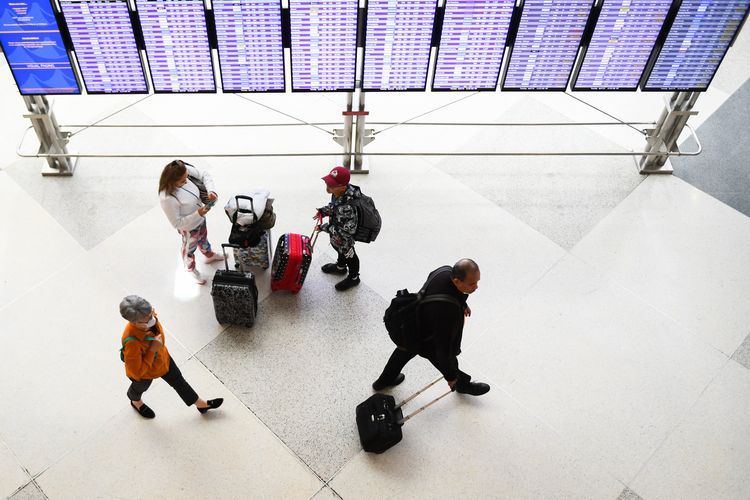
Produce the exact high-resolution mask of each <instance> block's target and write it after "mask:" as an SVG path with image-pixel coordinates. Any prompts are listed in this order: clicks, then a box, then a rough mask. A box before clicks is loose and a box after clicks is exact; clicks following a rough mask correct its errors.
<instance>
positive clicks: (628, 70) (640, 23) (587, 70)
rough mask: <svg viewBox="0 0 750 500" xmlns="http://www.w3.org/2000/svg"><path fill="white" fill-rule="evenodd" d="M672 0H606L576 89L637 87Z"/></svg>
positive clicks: (574, 88) (575, 84)
mask: <svg viewBox="0 0 750 500" xmlns="http://www.w3.org/2000/svg"><path fill="white" fill-rule="evenodd" d="M671 6H672V0H604V2H603V4H602V8H601V11H600V13H599V19H598V20H597V22H596V28H594V33H593V35H592V37H591V41H590V42H589V44H588V48H587V49H586V52H585V55H584V56H583V62H582V63H581V65H580V68H578V71H577V73H576V75H575V76H574V82H573V85H572V87H573V90H636V89H637V88H638V82H639V81H640V79H641V76H642V75H643V70H644V68H645V67H646V63H647V62H648V59H649V56H650V55H651V51H652V50H653V48H654V43H656V39H657V37H658V36H659V32H660V31H661V28H662V26H663V25H664V20H665V19H666V18H667V14H668V13H669V8H670V7H671Z"/></svg>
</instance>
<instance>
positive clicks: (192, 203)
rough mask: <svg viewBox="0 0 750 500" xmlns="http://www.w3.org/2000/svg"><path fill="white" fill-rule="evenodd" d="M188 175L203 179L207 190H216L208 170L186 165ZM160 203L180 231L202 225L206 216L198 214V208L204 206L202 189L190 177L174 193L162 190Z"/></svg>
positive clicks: (170, 221) (173, 224) (190, 229)
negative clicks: (201, 198) (204, 170)
mask: <svg viewBox="0 0 750 500" xmlns="http://www.w3.org/2000/svg"><path fill="white" fill-rule="evenodd" d="M185 168H187V171H188V176H190V177H197V178H198V179H200V180H202V181H203V184H204V185H205V186H206V190H207V191H208V192H209V193H210V192H211V191H214V192H216V189H215V187H214V180H213V179H212V178H211V176H210V175H209V174H208V172H201V171H200V170H198V169H197V168H195V167H192V166H190V165H185ZM159 203H160V204H161V209H162V210H164V214H165V215H166V216H167V219H169V223H170V224H172V226H174V228H175V229H177V230H178V231H192V230H193V229H196V228H197V227H198V226H200V225H201V224H202V223H203V221H204V218H203V217H202V216H201V215H200V214H198V209H199V208H201V207H202V206H203V203H202V202H201V200H200V191H198V186H196V185H195V184H193V183H192V181H191V180H190V179H188V181H187V183H186V184H185V185H184V186H182V187H178V188H177V189H175V192H174V193H172V194H169V193H167V192H166V191H162V192H160V193H159Z"/></svg>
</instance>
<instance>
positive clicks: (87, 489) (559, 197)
mask: <svg viewBox="0 0 750 500" xmlns="http://www.w3.org/2000/svg"><path fill="white" fill-rule="evenodd" d="M745 31H746V32H747V30H745ZM748 38H749V36H748V35H747V33H743V35H742V36H741V37H740V39H739V40H738V42H737V47H735V49H733V51H734V52H730V54H729V55H728V57H727V59H726V61H725V62H724V64H723V66H722V69H721V71H720V73H719V75H718V76H717V79H716V84H715V86H714V87H712V89H711V90H710V91H709V92H707V93H706V95H704V96H701V98H700V99H699V101H698V103H699V106H698V107H699V109H700V114H699V115H698V117H695V119H692V118H691V123H695V125H699V124H702V123H707V124H708V125H710V126H712V127H716V124H715V123H712V122H710V121H709V120H710V119H711V116H712V115H713V113H714V111H716V110H717V109H720V107H721V106H722V104H723V103H725V102H729V101H728V99H730V98H731V97H733V96H741V95H744V94H741V93H737V89H740V88H741V87H742V85H743V84H744V83H745V82H746V81H747V78H748V76H750V68H748V67H747V65H746V64H745V63H746V56H747V47H748ZM743 51H744V52H743ZM3 64H4V63H3ZM576 96H577V97H579V98H582V99H585V100H586V101H587V102H590V103H593V104H595V105H596V106H598V107H600V108H603V109H604V110H606V111H607V112H609V113H612V114H615V115H617V116H618V117H620V118H622V119H624V120H633V121H635V120H646V121H649V120H653V119H655V118H656V117H657V116H658V114H659V112H660V106H661V99H662V98H663V96H662V95H660V94H641V93H635V94H612V93H607V94H586V93H581V94H576ZM140 98H141V97H137V98H133V97H102V96H96V97H94V96H92V97H67V98H58V99H56V104H55V110H56V113H57V116H58V119H59V120H60V122H62V123H90V122H92V121H94V120H97V119H100V118H103V117H106V116H107V115H110V114H111V113H113V112H115V111H117V110H118V109H121V108H122V107H123V106H126V105H127V104H129V103H135V102H136V101H138V99H140ZM458 99H462V100H460V102H456V103H454V104H450V103H451V102H453V101H457V100H458ZM732 102H734V101H732ZM742 102H745V101H742ZM20 103H21V98H20V97H19V96H18V95H17V91H16V90H15V88H14V87H13V84H12V80H11V78H10V75H9V73H8V70H7V67H5V66H4V65H0V106H2V110H3V118H2V120H0V137H2V138H3V140H2V141H0V196H1V197H2V199H3V200H4V204H3V209H2V216H0V234H2V235H3V244H2V245H0V284H1V287H0V339H2V341H3V348H2V349H0V398H1V399H2V401H3V402H4V404H3V405H0V496H6V497H12V498H14V499H22V498H32V499H40V498H52V499H57V498H71V499H79V498H149V499H151V498H164V499H175V498H201V499H203V498H283V499H287V498H294V499H297V498H299V499H310V498H315V499H318V500H328V499H336V498H345V499H349V498H352V499H359V498H361V499H368V500H369V499H373V498H375V499H380V498H403V499H415V498H441V499H442V498H471V499H474V498H477V499H484V498H502V499H512V500H515V499H525V498H529V499H553V498H554V499H557V498H576V499H579V498H591V499H610V500H615V499H618V498H619V499H622V500H636V499H642V500H656V499H665V500H669V499H675V498H679V499H692V498H695V499H707V498H710V499H712V500H713V499H747V498H750V479H748V477H747V476H748V475H747V471H748V470H750V444H748V443H750V420H749V419H748V418H747V414H748V412H749V411H750V354H749V353H750V326H748V325H750V257H748V255H749V254H748V252H747V248H750V219H749V218H748V217H747V216H746V215H743V214H741V213H739V212H737V211H736V210H734V209H732V208H730V207H728V206H727V205H725V204H723V203H722V202H720V201H718V200H717V199H715V198H713V197H711V196H710V195H709V194H706V193H704V192H703V191H701V190H699V189H698V188H696V187H695V186H693V185H691V184H690V183H689V182H686V181H685V180H682V179H680V178H678V176H652V177H643V176H641V175H639V174H638V173H637V172H636V168H635V164H634V162H633V160H632V159H631V158H629V157H589V158H581V157H562V158H561V157H539V158H528V157H495V158H487V157H485V158H482V157H471V158H468V157H438V156H402V157H385V156H383V157H371V158H370V159H369V160H368V164H369V167H370V169H371V173H370V174H369V175H368V176H360V177H355V178H354V182H355V183H358V184H359V185H361V186H362V189H363V190H364V191H365V192H366V193H368V194H371V195H372V196H373V197H374V198H375V200H376V202H377V203H378V207H379V208H380V211H381V214H382V215H383V220H384V226H383V232H382V233H381V236H380V237H379V239H378V241H377V242H376V243H374V244H372V245H360V246H359V247H358V252H359V254H360V256H361V260H362V285H361V286H360V287H358V288H356V289H354V290H352V291H350V292H347V293H345V294H339V293H337V292H336V291H335V290H334V289H333V283H334V281H335V280H334V279H333V278H332V277H330V276H327V275H324V274H322V273H321V272H320V271H319V266H320V265H321V264H323V263H325V262H327V261H329V260H330V259H331V258H332V250H331V248H330V247H329V245H328V241H327V239H326V238H325V237H322V238H321V239H320V241H319V242H318V246H317V247H316V250H315V258H314V262H313V269H312V270H311V272H310V274H309V277H308V279H307V283H306V285H305V287H304V289H303V290H302V291H301V292H300V293H299V294H298V295H289V294H285V293H274V294H271V293H270V289H269V282H268V274H269V273H268V271H261V272H258V274H257V279H258V286H259V290H260V301H261V303H260V312H259V317H258V321H257V323H256V325H255V326H254V327H253V328H252V329H245V328H238V327H230V328H225V327H223V326H222V325H219V324H217V323H216V321H215V319H214V317H213V310H212V302H211V296H210V294H209V287H200V286H198V285H196V284H194V283H192V282H191V281H190V280H188V279H187V277H186V275H185V273H184V272H183V271H182V270H181V263H180V261H179V258H178V255H177V249H178V244H179V241H178V236H177V234H176V233H175V231H174V230H173V229H171V227H170V226H169V225H168V223H167V222H166V220H165V218H164V216H163V213H162V212H161V210H160V208H159V206H158V200H157V197H156V178H157V177H158V174H159V172H160V169H161V168H162V165H163V163H164V161H163V160H162V159H111V158H110V159H100V160H94V159H84V160H81V162H80V165H79V167H78V170H77V172H76V174H75V176H74V177H73V178H67V179H65V178H42V177H41V176H40V175H39V170H40V166H41V164H40V162H39V161H37V160H31V159H19V158H17V157H16V156H15V155H14V154H13V151H14V150H15V145H16V144H17V141H18V139H19V138H20V136H21V133H22V131H23V129H24V128H26V127H27V126H28V125H27V124H26V122H25V121H24V120H23V119H20V118H18V117H19V116H20V114H21V113H23V106H22V104H20ZM343 104H344V97H343V96H342V95H337V94H293V95H292V94H284V95H268V96H265V95H264V96H237V95H215V96H211V95H199V96H168V95H158V96H151V97H148V98H147V99H146V100H144V101H143V102H141V103H138V104H135V105H134V106H132V107H130V108H128V109H126V110H124V111H122V112H121V113H118V114H116V115H115V116H113V117H112V118H110V119H108V120H106V121H105V123H226V122H232V123H259V122H263V123H273V122H276V123H278V122H289V121H290V118H288V117H286V116H283V115H282V114H280V113H277V112H275V111H273V110H272V109H269V108H268V107H264V106H269V107H271V108H274V109H277V110H280V111H283V112H284V113H287V114H291V115H293V116H296V117H299V118H300V119H302V120H304V121H331V122H336V123H338V122H339V120H340V111H341V109H342V107H343ZM441 106H445V107H441ZM368 108H369V109H370V110H371V112H372V114H371V115H370V118H371V119H372V121H403V120H406V119H409V118H412V117H414V116H417V115H419V114H422V113H425V112H428V111H430V110H435V111H433V112H430V113H428V114H426V115H425V116H424V117H422V118H420V120H422V121H437V120H450V121H459V120H465V121H492V120H495V121H527V122H533V121H557V122H566V121H571V120H572V121H582V120H586V121H606V120H607V118H606V117H605V116H604V115H602V114H601V113H600V112H598V111H596V110H594V109H593V108H590V107H588V106H586V105H584V104H582V103H581V102H579V101H577V100H575V99H573V98H571V97H570V96H568V95H565V94H560V93H550V94H533V95H532V94H524V93H510V94H504V93H499V94H498V93H480V94H475V95H471V94H468V93H466V94H449V93H442V94H440V93H438V94H431V93H426V94H385V93H380V94H373V95H372V96H369V97H368ZM720 115H721V113H717V116H720ZM744 123H745V124H746V123H747V120H745V122H744ZM708 125H707V126H708ZM742 126H743V124H742V121H741V120H740V121H738V122H737V125H736V127H742ZM745 127H747V125H745ZM323 128H324V129H325V130H322V131H321V130H319V129H316V128H313V127H309V126H305V127H294V128H284V129H282V128H267V129H247V128H208V129H206V128H204V129H199V130H187V129H169V130H164V129H158V130H154V129H143V130H129V131H128V134H129V135H123V134H124V132H123V131H122V130H115V129H100V130H94V129H89V130H85V131H82V132H80V134H79V135H77V136H76V139H75V141H76V145H77V148H78V149H79V150H82V151H83V150H85V151H89V152H93V151H99V152H118V151H119V152H124V151H133V150H136V151H142V152H143V151H145V152H154V153H165V152H166V153H169V152H175V151H185V152H188V151H192V152H201V151H205V150H207V149H209V150H212V151H224V152H253V151H256V152H257V151H262V152H269V153H272V152H289V151H297V152H313V151H322V152H335V151H337V150H338V148H337V146H336V144H335V143H334V142H333V141H332V140H331V136H330V134H329V133H327V132H329V131H330V129H332V128H333V126H326V127H323ZM375 128H376V129H378V130H383V129H384V128H385V126H376V127H375ZM744 132H745V134H744V135H747V130H745V131H744ZM738 133H739V131H738ZM639 141H641V138H640V136H639V134H638V132H635V131H633V130H632V129H627V127H626V128H624V129H622V128H620V129H615V128H614V127H594V126H592V127H582V128H578V129H574V128H561V129H560V130H557V131H550V130H546V131H537V132H536V133H533V132H530V131H529V129H528V128H521V127H515V128H512V127H511V128H507V129H505V128H489V127H487V128H471V127H465V128H460V129H450V128H447V127H434V128H419V127H406V126H404V127H396V128H393V129H390V130H388V131H385V132H383V133H382V134H379V135H378V136H377V139H376V141H375V142H374V143H373V144H372V145H370V146H368V151H402V152H409V151H412V152H413V151H430V150H432V151H437V150H440V151H477V150H480V149H484V150H508V149H517V150H533V149H537V150H544V149H547V150H563V149H570V150H584V149H586V148H591V149H598V150H602V149H608V150H613V151H618V150H619V151H624V150H629V149H630V150H637V149H638V148H640V147H642V144H640V142H639ZM32 149H33V148H32ZM718 158H719V159H720V160H721V158H722V157H721V156H718ZM699 159H700V157H699V158H698V159H696V160H695V161H698V160H699ZM337 161H338V159H337V158H336V156H335V155H334V156H331V157H310V158H300V157H287V158H283V157H277V158H215V157H214V158H208V159H196V160H195V161H194V163H196V164H198V165H201V166H202V167H205V168H207V169H209V170H210V171H211V173H212V175H213V176H214V178H215V180H216V184H217V189H218V190H219V193H220V196H221V197H222V198H225V197H226V198H228V197H229V196H230V195H231V194H232V193H235V192H240V191H242V190H243V189H244V188H245V187H250V186H266V187H268V188H270V189H271V191H272V193H273V195H274V197H275V198H276V203H275V206H276V210H277V212H278V220H277V226H276V228H274V234H275V236H278V235H280V234H281V233H283V232H286V231H293V232H303V233H305V232H309V231H310V230H311V229H312V226H313V221H312V220H311V217H312V215H313V212H314V209H315V208H316V207H318V206H320V205H322V204H324V203H325V201H326V195H325V192H324V188H323V183H322V182H321V180H320V177H321V176H322V175H323V174H324V173H325V172H326V171H327V170H328V168H330V166H332V165H333V164H335V163H337ZM682 161H683V162H690V161H693V160H692V159H689V158H687V159H684V160H682ZM724 161H727V162H735V163H736V162H737V161H738V160H736V159H734V158H726V159H724ZM728 166H729V167H733V168H729V169H726V170H725V171H727V172H731V171H734V172H741V171H742V170H741V168H745V167H744V165H739V164H735V165H728ZM721 179H722V180H724V181H725V182H730V183H731V180H728V181H727V180H726V179H725V178H723V177H722V178H721ZM688 180H689V179H688ZM741 194H742V193H740V196H741ZM745 195H747V193H745ZM208 220H209V236H210V239H211V241H212V242H213V244H214V245H215V246H217V245H218V244H219V243H221V241H222V240H223V239H224V238H225V237H226V235H227V234H228V231H229V222H228V220H227V219H226V217H225V216H224V215H223V213H222V211H221V210H220V208H218V209H216V210H213V211H212V212H211V213H210V214H209V216H208ZM464 256H468V257H472V258H474V259H475V260H477V262H478V263H479V265H480V267H481V269H482V281H481V283H480V288H479V290H478V291H477V292H476V293H475V294H474V295H472V297H471V300H470V304H471V306H472V310H473V314H472V316H471V318H470V319H469V321H468V323H467V327H466V331H465V335H464V343H463V354H462V355H461V358H460V360H461V366H462V368H463V369H464V370H465V371H467V372H469V373H471V374H472V375H473V376H474V377H475V378H476V379H479V380H483V381H486V382H488V383H490V384H491V385H492V391H491V392H490V393H489V394H487V395H486V396H483V397H481V398H472V397H470V396H462V395H457V394H452V395H450V396H449V397H447V398H445V399H444V400H442V401H440V402H439V403H437V404H436V405H435V406H433V407H431V408H429V409H428V410H427V411H425V412H424V413H422V414H420V415H418V416H417V417H415V418H414V419H413V420H411V421H409V422H408V423H407V424H406V426H405V427H404V439H403V441H402V442H401V443H399V444H398V445H397V446H396V447H395V448H394V449H392V450H389V451H388V452H387V453H385V454H383V455H377V456H376V455H370V454H366V453H364V452H363V451H362V450H361V447H360V445H359V442H358V439H357V435H356V429H355V426H354V407H355V406H356V404H357V403H358V402H360V401H362V400H364V399H365V398H366V397H367V396H368V395H369V394H371V389H370V387H369V384H370V383H371V382H372V380H374V378H375V377H377V375H378V374H379V371H380V369H381V368H382V365H383V364H384V363H385V361H386V359H387V358H388V356H389V354H390V351H391V350H392V344H391V343H390V341H389V340H388V338H387V336H386V334H385V331H384V329H383V326H382V322H381V319H382V312H383V310H384V308H385V306H386V304H387V303H388V301H389V300H390V298H391V297H392V295H393V293H394V292H395V290H397V289H399V288H403V287H408V288H409V289H412V290H414V289H417V288H418V287H419V286H420V285H421V283H422V282H423V280H424V278H425V276H426V275H427V273H428V272H429V271H430V270H431V269H433V268H435V267H437V266H439V265H442V264H446V263H452V262H454V261H455V260H457V259H458V258H460V257H464ZM198 266H199V268H200V269H201V270H202V272H205V273H206V274H208V275H211V274H212V273H213V270H214V269H217V268H218V267H219V265H217V264H212V265H206V264H205V263H204V262H203V261H202V259H201V257H198ZM130 293H138V294H141V295H143V296H145V297H146V298H148V299H149V300H151V301H152V303H153V304H154V306H155V307H156V308H157V309H158V311H159V314H160V318H161V320H162V322H163V324H164V326H165V327H166V329H167V333H168V337H167V342H168V345H169V347H170V351H171V352H172V354H173V355H174V357H175V359H176V361H177V363H178V364H179V365H180V367H181V368H182V370H183V372H184V373H185V375H186V378H187V379H188V380H189V381H190V382H191V383H192V384H193V385H194V387H195V388H196V389H197V391H198V392H199V394H200V395H201V396H203V397H204V398H214V397H223V398H225V404H224V406H223V407H222V409H221V410H220V411H217V412H212V413H210V414H208V415H206V416H200V415H199V414H198V413H197V412H196V411H195V410H194V409H186V408H185V407H184V405H183V404H182V403H181V401H180V400H179V398H178V397H176V396H175V394H174V393H173V391H172V390H171V389H170V388H169V387H168V386H166V384H164V383H161V382H157V383H155V384H154V386H153V388H152V389H151V390H150V391H149V392H148V393H147V396H146V399H147V401H148V403H149V405H150V406H151V407H152V408H153V409H154V410H155V411H156V413H157V418H156V419H155V420H153V421H145V420H143V419H141V418H140V417H138V415H136V414H135V412H133V410H132V409H130V408H129V406H128V404H127V399H126V397H125V394H124V393H125V390H126V387H127V383H126V382H127V380H126V379H125V377H124V374H123V372H122V365H121V363H120V361H119V360H118V355H117V351H118V349H119V345H118V344H119V336H120V333H121V331H122V328H123V326H124V325H123V320H122V319H121V318H120V317H119V315H118V311H117V304H118V302H119V300H120V299H121V298H122V297H123V296H124V295H127V294H130ZM405 374H406V377H407V378H406V382H405V383H404V384H403V385H401V386H399V387H397V388H395V389H394V390H393V391H392V393H393V394H394V395H395V396H396V398H397V399H401V398H404V397H406V396H407V395H409V394H410V393H412V392H414V391H415V390H416V389H417V388H419V387H421V386H423V385H425V384H426V383H428V382H430V381H431V380H433V379H434V378H435V377H436V376H437V374H436V372H435V370H434V369H433V368H432V367H431V366H430V365H429V363H427V362H426V361H424V360H420V359H416V360H414V361H413V362H412V363H410V364H409V365H408V366H407V367H406V369H405ZM444 390H445V385H444V384H443V383H442V382H441V383H439V384H438V385H436V386H435V387H433V388H431V389H430V390H429V391H428V392H427V393H426V394H424V395H422V396H420V397H419V399H417V400H416V401H415V402H414V403H412V405H410V407H412V408H416V407H418V406H420V404H423V403H424V402H426V401H428V400H429V399H431V398H432V397H434V396H436V395H438V394H439V393H441V392H442V391H444ZM407 410H408V408H407Z"/></svg>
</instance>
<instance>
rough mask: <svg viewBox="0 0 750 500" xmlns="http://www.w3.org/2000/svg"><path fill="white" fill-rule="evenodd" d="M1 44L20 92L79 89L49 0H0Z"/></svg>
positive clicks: (79, 91) (78, 90)
mask: <svg viewBox="0 0 750 500" xmlns="http://www.w3.org/2000/svg"><path fill="white" fill-rule="evenodd" d="M0 44H2V46H3V54H5V58H6V59H7V60H8V66H9V67H10V71H11V73H13V78H14V79H15V80H16V85H18V90H19V91H20V92H21V94H22V95H40V94H80V93H81V88H80V86H79V85H78V80H77V79H76V74H75V71H74V70H73V65H72V63H71V62H70V56H69V55H68V52H67V51H66V50H65V44H64V43H63V39H62V36H61V35H60V28H59V27H58V25H57V20H55V12H54V10H53V9H52V4H51V3H50V0H20V1H19V0H0Z"/></svg>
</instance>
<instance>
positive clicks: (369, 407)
mask: <svg viewBox="0 0 750 500" xmlns="http://www.w3.org/2000/svg"><path fill="white" fill-rule="evenodd" d="M440 380H442V377H441V378H439V379H437V380H435V381H434V382H432V383H430V384H428V385H426V386H425V387H423V388H422V389H420V390H418V391H417V392H416V393H414V394H413V395H411V396H410V397H408V398H406V399H405V400H404V401H403V402H401V404H399V405H397V404H396V400H395V399H394V397H393V396H389V395H387V394H373V395H372V396H370V397H369V398H367V399H365V400H364V401H363V402H361V403H360V404H358V405H357V430H358V431H359V441H360V442H361V443H362V448H363V449H364V450H365V451H369V452H370V453H383V452H384V451H386V450H387V449H389V448H391V447H392V446H393V445H395V444H397V443H398V442H399V441H401V438H402V437H403V434H402V432H401V427H402V426H403V425H404V423H405V422H406V421H407V420H409V419H410V418H411V417H413V416H414V415H416V414H417V413H419V412H421V411H422V410H424V409H425V408H427V407H428V406H430V405H432V404H434V403H436V402H438V401H439V400H440V399H442V398H444V397H445V396H447V395H448V394H450V393H451V392H452V391H448V392H446V393H444V394H442V395H441V396H438V397H437V398H435V399H433V400H432V401H430V402H429V403H427V404H426V405H424V406H422V407H421V408H419V409H417V410H416V411H413V412H412V413H410V414H409V415H407V416H406V417H404V415H403V412H402V411H401V407H402V406H404V405H405V404H406V403H408V402H409V401H411V400H412V399H414V398H415V397H417V396H418V395H420V394H421V393H423V392H424V391H426V390H427V389H429V388H430V387H432V386H433V385H435V384H436V383H437V382H439V381H440Z"/></svg>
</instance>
